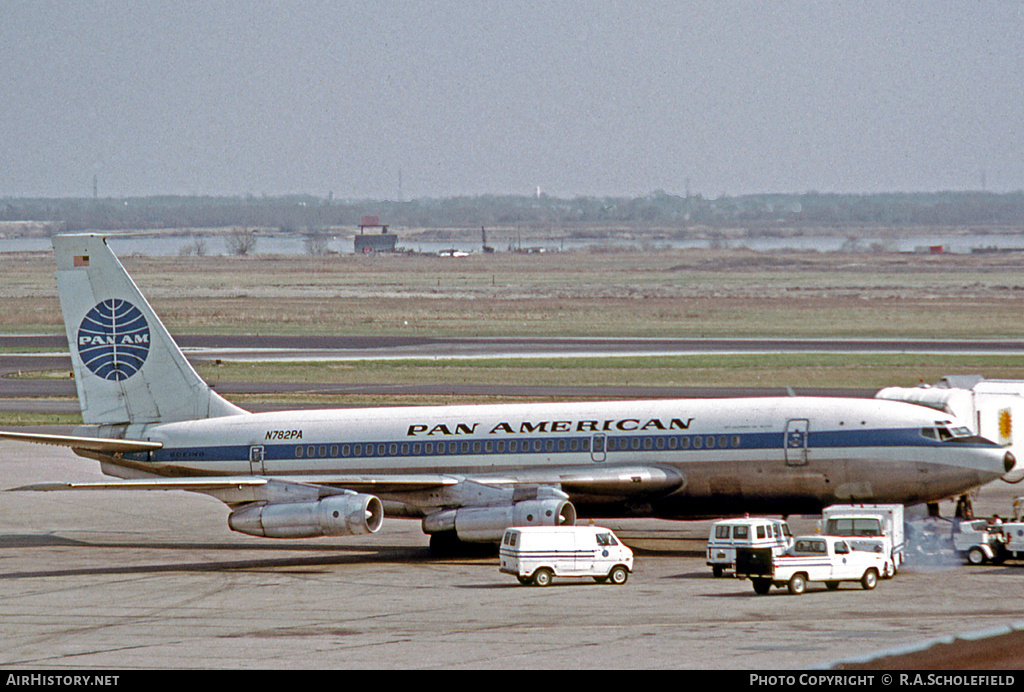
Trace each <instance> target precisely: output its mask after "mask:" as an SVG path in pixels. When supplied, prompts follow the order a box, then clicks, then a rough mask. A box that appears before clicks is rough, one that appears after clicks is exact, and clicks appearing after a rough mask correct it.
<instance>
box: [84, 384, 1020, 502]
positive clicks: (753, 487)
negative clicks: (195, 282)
mask: <svg viewBox="0 0 1024 692" xmlns="http://www.w3.org/2000/svg"><path fill="white" fill-rule="evenodd" d="M942 417H943V416H942V414H941V413H938V412H936V411H933V410H931V409H927V408H924V407H920V406H916V405H912V404H906V403H902V402H891V401H882V400H876V399H838V398H836V399H833V398H807V397H784V398H747V399H701V400H657V401H615V402H574V403H558V404H511V405H476V406H443V407H401V408H373V409H339V410H323V411H291V412H278V413H260V414H243V415H237V416H226V417H221V418H212V419H205V420H196V421H185V422H179V423H169V424H162V425H154V426H148V427H145V428H142V429H139V430H129V431H128V433H129V436H130V437H132V438H137V439H149V440H153V441H157V442H161V443H163V445H164V448H163V449H161V450H159V451H156V452H150V453H139V454H134V455H125V459H123V460H112V459H106V460H105V461H107V462H108V463H105V464H104V470H105V471H107V472H108V473H112V474H114V475H119V476H127V477H130V476H138V475H159V476H168V475H170V476H189V475H204V476H205V475H209V476H228V475H238V474H258V475H265V476H270V477H275V476H277V477H288V478H293V479H294V478H299V479H301V478H310V477H315V478H317V479H318V482H323V483H330V482H331V479H330V477H331V476H332V475H340V476H345V477H347V479H348V480H349V481H351V478H352V477H353V476H356V475H359V474H372V475H373V476H374V477H377V478H379V477H381V476H382V475H385V476H387V475H391V474H393V475H395V476H414V475H416V474H445V475H451V476H458V477H464V476H472V477H473V479H474V480H478V481H483V482H487V483H500V482H501V481H502V480H503V479H513V480H516V481H518V482H520V483H522V482H529V480H530V475H531V472H532V471H534V470H540V469H544V470H545V471H546V472H548V471H550V470H551V469H552V468H555V469H565V470H566V472H568V473H570V474H572V475H574V476H579V474H580V473H586V472H588V470H593V471H594V472H601V473H607V471H608V470H610V469H614V468H618V467H623V468H627V469H628V468H629V467H633V466H635V467H643V468H645V469H652V468H653V469H658V468H662V469H665V470H666V474H667V475H666V478H665V479H663V481H662V483H661V485H660V486H659V485H658V484H657V483H655V484H654V485H648V486H645V488H646V489H647V490H649V491H650V492H648V493H646V494H644V495H643V496H642V497H639V498H638V497H635V496H633V495H631V494H630V493H629V492H616V489H615V488H614V487H609V490H608V492H607V493H595V492H593V490H592V488H588V489H587V490H586V491H579V492H575V493H573V492H571V491H570V495H572V496H573V502H574V503H575V504H577V506H579V507H584V508H586V509H587V511H589V512H590V513H591V515H601V514H605V513H606V512H607V513H614V514H622V513H623V511H624V510H623V503H624V502H626V504H628V505H629V506H628V507H627V508H626V509H627V510H628V511H627V512H626V513H635V514H654V515H659V516H712V515H718V516H721V515H723V514H727V513H729V512H732V511H736V510H737V509H739V510H743V511H777V512H780V513H789V512H800V511H816V510H820V508H821V507H823V506H825V505H828V504H831V503H834V502H837V501H873V502H902V503H914V502H926V501H934V500H938V499H941V498H945V497H950V496H952V495H955V494H957V493H960V492H964V491H966V490H967V489H969V488H972V487H976V486H978V485H980V484H982V483H985V482H988V481H989V480H992V479H994V478H997V477H999V476H1000V475H1002V474H1003V473H1005V472H1006V469H1005V468H1004V451H1003V450H1002V449H1000V448H999V447H998V446H996V445H994V444H993V443H991V442H988V441H985V440H982V439H980V438H969V439H964V440H959V441H948V440H947V441H939V440H938V439H936V437H937V436H927V435H925V434H922V431H923V430H925V429H929V428H934V427H935V426H936V425H937V422H941V421H937V419H941V418H942ZM645 480H646V479H645ZM349 485H351V482H350V483H349ZM568 485H569V486H570V488H571V486H572V483H571V482H570V483H568ZM613 485H614V484H613ZM567 491H568V490H567ZM380 495H381V496H382V497H383V498H386V497H387V496H388V494H387V493H380ZM393 499H396V500H397V501H399V502H402V501H407V502H410V503H411V505H412V508H410V509H408V512H409V513H411V514H416V515H418V514H421V513H422V511H423V510H418V509H416V508H415V505H417V504H419V502H418V501H417V500H416V499H415V498H411V497H410V496H408V494H403V495H401V497H398V496H397V495H396V497H395V498H393Z"/></svg>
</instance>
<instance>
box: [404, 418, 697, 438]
mask: <svg viewBox="0 0 1024 692" xmlns="http://www.w3.org/2000/svg"><path fill="white" fill-rule="evenodd" d="M691 423H693V418H669V419H662V418H649V419H647V420H644V419H642V418H619V419H612V420H603V421H600V420H579V421H571V420H546V421H539V422H531V421H522V422H520V423H518V424H516V423H509V422H507V421H502V422H501V423H498V424H497V425H494V426H493V427H491V428H490V430H488V431H487V434H488V435H523V434H531V433H560V432H595V433H596V432H632V431H641V432H650V431H654V430H664V431H670V430H689V429H690V424H691ZM484 429H486V428H481V424H480V423H437V424H434V425H431V424H428V423H420V424H415V425H410V426H409V430H408V432H407V433H406V435H408V436H409V437H417V436H428V437H429V436H431V435H439V436H443V435H475V434H477V432H478V430H481V431H482V430H484Z"/></svg>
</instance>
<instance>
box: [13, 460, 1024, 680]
mask: <svg viewBox="0 0 1024 692" xmlns="http://www.w3.org/2000/svg"><path fill="white" fill-rule="evenodd" d="M100 477H101V474H100V473H99V468H98V464H96V463H95V462H91V461H88V460H85V459H81V458H79V457H76V456H74V455H73V454H72V453H70V452H67V451H65V450H62V449H55V448H51V447H39V446H34V445H22V444H17V443H12V442H6V441H0V488H3V489H5V490H6V489H8V488H11V487H15V486H20V485H23V484H27V483H36V482H43V481H56V480H86V479H98V478H100ZM1017 494H1024V487H1021V486H1010V485H1007V484H1006V483H1003V482H1001V481H998V482H996V483H993V484H991V485H989V486H986V487H985V488H983V489H982V490H981V491H980V492H979V494H978V497H977V499H976V500H975V508H976V511H977V513H978V514H979V515H982V514H991V513H993V512H999V513H1001V514H1004V515H1005V514H1007V513H1009V510H1010V504H1011V501H1012V497H1013V496H1014V495H1017ZM951 512H952V507H951V506H950V505H949V503H944V504H943V513H944V514H947V515H948V514H951ZM227 514H228V510H227V508H226V507H225V506H224V505H223V504H221V503H220V502H218V501H216V500H214V499H212V498H207V497H205V496H201V495H191V494H187V493H180V492H123V491H121V492H53V493H37V492H0V666H3V667H6V668H21V669H39V668H56V669H76V670H88V669H121V670H124V669H138V668H144V669H149V668H167V669H259V668H273V669H281V668H291V669H294V668H300V669H311V668H359V669H365V668H375V669H380V668H401V669H412V668H474V669H481V668H483V669H504V668H509V669H521V668H528V669H536V668H588V669H606V668H645V669H658V668H686V669H711V670H715V669H718V670H722V669H756V670H772V669H798V668H813V667H827V666H830V665H832V664H834V663H836V662H838V661H849V660H854V659H858V658H870V657H872V656H874V655H877V654H879V653H882V652H887V651H892V650H894V649H901V648H914V647H917V646H920V645H921V644H922V643H923V642H927V641H928V640H931V639H934V638H940V637H946V636H949V635H953V634H963V633H971V632H978V631H982V630H996V629H1000V628H1003V629H1005V628H1008V627H1013V626H1014V625H1016V626H1018V627H1020V626H1021V625H1020V620H1021V618H1022V616H1021V613H1022V612H1024V589H1022V588H1021V585H1022V583H1024V581H1022V580H1024V563H1021V562H1017V563H1013V562H1009V563H1007V564H1005V565H1003V566H998V567H997V566H990V565H986V566H980V567H970V566H967V565H963V564H961V563H960V562H959V561H958V560H955V559H952V557H951V556H949V555H943V554H941V553H934V554H929V555H927V556H926V555H925V553H923V552H922V553H921V554H920V556H914V557H912V561H911V563H910V564H909V565H908V566H907V567H906V568H905V569H904V570H903V571H902V572H901V573H900V574H899V575H898V576H897V577H896V578H895V579H892V580H884V581H881V582H880V583H879V585H878V588H877V589H875V590H874V591H870V592H869V591H863V590H862V589H861V588H860V587H859V586H852V585H843V587H842V588H841V589H840V590H839V591H836V592H830V591H826V590H825V589H824V587H823V586H821V585H811V587H810V589H809V591H808V592H807V593H806V594H804V595H802V596H790V595H788V594H787V593H786V592H785V591H784V590H773V591H772V593H771V594H770V595H768V596H755V594H754V592H753V589H752V588H751V585H750V583H749V582H748V581H743V580H737V579H732V578H722V579H714V578H713V577H712V576H711V573H710V569H709V568H708V567H707V566H706V565H705V564H704V560H703V558H702V557H701V552H700V551H701V550H702V549H703V543H704V540H705V538H706V535H707V533H706V532H707V527H708V525H709V523H710V522H671V521H658V520H643V521H639V520H629V521H602V523H603V524H605V525H608V526H611V527H612V528H614V529H616V530H617V531H618V532H619V533H620V535H621V536H622V537H623V539H624V541H625V542H626V543H627V544H630V545H631V546H632V547H633V548H634V550H635V551H636V553H637V559H636V570H635V573H634V574H633V575H632V576H631V577H630V579H629V581H628V582H627V583H626V584H625V585H624V586H611V585H598V584H595V583H594V582H592V581H590V580H586V581H582V580H562V581H557V580H556V582H555V584H554V585H553V586H551V587H548V588H537V587H524V586H520V585H519V584H518V583H517V582H516V580H515V579H513V578H512V577H509V576H508V575H503V574H500V573H499V572H498V569H497V558H496V557H486V558H473V559H446V560H440V559H434V558H432V557H431V556H430V555H429V552H428V550H427V538H426V537H425V536H424V535H423V534H422V533H421V531H420V526H419V523H418V522H415V521H407V520H386V521H385V525H384V528H383V529H382V530H381V532H380V533H378V534H376V535H373V536H361V537H349V538H344V537H342V538H322V539H311V540H301V541H299V540H296V541H276V540H269V539H259V538H252V537H248V536H244V535H240V534H236V533H233V532H231V531H230V530H229V529H228V528H227V523H226V519H227ZM791 523H792V524H794V528H795V529H796V530H797V531H806V530H810V529H812V528H813V523H814V522H813V518H809V517H794V518H791ZM926 524H927V525H932V524H929V523H928V522H926ZM946 527H948V525H947V524H945V523H941V524H940V531H939V533H942V532H946V533H948V528H946ZM922 545H923V544H922Z"/></svg>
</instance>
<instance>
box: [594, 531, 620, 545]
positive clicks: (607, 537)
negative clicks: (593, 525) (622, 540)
mask: <svg viewBox="0 0 1024 692" xmlns="http://www.w3.org/2000/svg"><path fill="white" fill-rule="evenodd" d="M597 544H598V545H618V544H619V543H618V541H616V540H615V536H613V535H611V534H610V533H599V534H597Z"/></svg>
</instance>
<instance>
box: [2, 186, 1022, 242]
mask: <svg viewBox="0 0 1024 692" xmlns="http://www.w3.org/2000/svg"><path fill="white" fill-rule="evenodd" d="M364 215H375V216H378V217H380V219H381V222H382V223H387V224H388V225H390V226H394V227H407V228H456V229H457V228H466V229H471V228H480V227H481V226H486V227H495V228H496V227H505V228H508V227H519V228H527V227H532V228H561V229H565V230H567V231H569V232H575V233H578V234H582V235H587V234H596V235H599V234H600V233H601V232H602V229H615V228H622V227H628V228H630V229H644V228H650V229H661V230H673V229H676V230H685V229H687V228H692V227H695V226H700V227H708V228H737V227H742V228H747V229H750V230H754V231H758V230H760V231H762V232H764V233H771V232H772V229H778V228H802V227H807V228H810V227H813V228H836V229H842V228H850V227H873V226H885V227H898V226H922V225H931V226H947V227H960V226H968V227H970V226H974V227H981V226H986V227H991V226H1000V227H1019V228H1020V229H1022V230H1024V192H1012V193H999V194H997V193H987V192H936V193H906V194H898V193H892V194H871V195H849V194H827V193H818V192H807V193H803V194H764V195H744V196H739V197H720V198H717V199H706V198H704V197H702V196H700V195H691V196H686V197H684V196H680V195H674V194H669V193H667V192H664V191H656V192H654V193H652V194H650V195H646V196H644V197H634V198H625V197H623V198H617V197H604V198H597V197H576V198H573V199H559V198H555V197H548V196H545V195H541V196H539V197H529V196H499V195H480V196H476V197H453V198H448V199H419V200H411V201H405V202H393V201H337V200H331V201H328V200H325V199H322V198H317V197H313V196H283V197H259V198H257V197H252V196H249V197H140V198H125V199H109V198H108V199H15V198H8V199H4V200H0V220H2V221H33V222H44V223H46V224H48V225H49V226H51V227H52V228H54V229H55V230H59V231H62V232H64V231H78V230H121V229H156V228H161V229H166V228H182V229H188V228H235V227H242V228H274V229H280V230H282V231H285V232H289V231H291V232H295V233H306V234H309V233H315V232H317V231H318V230H319V229H325V228H338V227H350V228H353V229H354V228H355V227H356V226H358V224H359V222H360V219H361V218H362V217H363V216H364Z"/></svg>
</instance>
